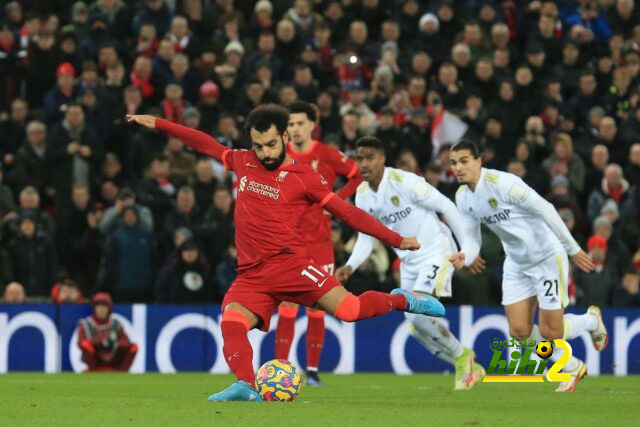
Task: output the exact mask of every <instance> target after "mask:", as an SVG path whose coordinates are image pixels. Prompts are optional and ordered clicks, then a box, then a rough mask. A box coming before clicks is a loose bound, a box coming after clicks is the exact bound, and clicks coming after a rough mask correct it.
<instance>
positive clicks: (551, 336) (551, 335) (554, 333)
mask: <svg viewBox="0 0 640 427" xmlns="http://www.w3.org/2000/svg"><path fill="white" fill-rule="evenodd" d="M540 333H541V334H542V336H543V337H545V338H546V339H548V340H549V341H553V340H556V339H562V338H563V336H564V328H563V325H562V323H560V324H559V325H549V324H541V325H540Z"/></svg>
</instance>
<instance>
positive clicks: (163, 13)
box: [133, 0, 171, 37]
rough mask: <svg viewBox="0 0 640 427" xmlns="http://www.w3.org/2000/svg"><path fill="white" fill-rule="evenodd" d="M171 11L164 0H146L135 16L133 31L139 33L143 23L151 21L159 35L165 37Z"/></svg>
mask: <svg viewBox="0 0 640 427" xmlns="http://www.w3.org/2000/svg"><path fill="white" fill-rule="evenodd" d="M170 21H171V11H170V10H169V7H168V6H167V5H166V4H165V1H164V0H145V1H144V6H142V8H141V9H140V10H139V11H138V13H136V14H135V16H134V17H133V33H134V34H138V32H139V30H140V27H141V26H142V24H144V23H146V22H151V23H153V25H154V26H155V27H156V31H157V32H158V36H160V37H163V36H164V34H165V33H166V32H167V31H168V30H169V23H170Z"/></svg>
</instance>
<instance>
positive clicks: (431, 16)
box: [418, 13, 440, 31]
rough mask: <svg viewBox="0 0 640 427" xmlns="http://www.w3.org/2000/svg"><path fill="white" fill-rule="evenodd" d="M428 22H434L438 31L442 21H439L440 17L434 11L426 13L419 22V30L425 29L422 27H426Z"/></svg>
mask: <svg viewBox="0 0 640 427" xmlns="http://www.w3.org/2000/svg"><path fill="white" fill-rule="evenodd" d="M427 22H433V24H434V25H435V27H436V31H438V30H439V29H440V21H438V17H437V16H436V15H434V14H433V13H425V14H424V15H422V17H421V18H420V22H419V24H418V30H420V31H423V30H422V29H423V28H424V26H425V24H426V23H427Z"/></svg>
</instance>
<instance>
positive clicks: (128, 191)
mask: <svg viewBox="0 0 640 427" xmlns="http://www.w3.org/2000/svg"><path fill="white" fill-rule="evenodd" d="M127 206H133V207H134V208H135V209H136V211H137V212H138V215H139V221H140V227H142V228H143V229H144V230H146V231H148V232H152V231H153V222H154V221H153V215H152V213H151V210H150V209H149V208H148V207H146V206H142V205H140V204H138V203H137V202H136V193H135V191H134V190H133V189H132V188H130V187H124V188H123V189H122V190H120V192H119V193H118V196H117V198H116V200H115V204H114V206H112V207H110V208H109V209H107V210H106V212H105V213H104V215H103V216H102V217H101V218H102V219H101V220H100V222H99V224H100V225H99V229H100V232H102V234H104V235H106V236H108V235H109V234H111V233H112V232H113V231H114V230H115V229H116V228H119V227H122V226H123V225H124V223H123V219H122V210H123V209H124V208H125V207H127Z"/></svg>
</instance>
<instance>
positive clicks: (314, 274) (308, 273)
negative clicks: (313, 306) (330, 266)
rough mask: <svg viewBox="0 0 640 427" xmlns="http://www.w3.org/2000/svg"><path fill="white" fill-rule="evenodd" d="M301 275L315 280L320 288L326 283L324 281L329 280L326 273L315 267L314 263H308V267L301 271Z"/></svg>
mask: <svg viewBox="0 0 640 427" xmlns="http://www.w3.org/2000/svg"><path fill="white" fill-rule="evenodd" d="M300 275H301V276H305V277H308V278H309V279H311V280H312V281H313V283H317V284H318V287H319V288H321V287H322V285H324V282H326V281H327V276H326V274H325V273H324V272H322V271H321V270H318V269H317V268H315V267H314V266H313V265H308V266H307V268H305V269H304V270H302V271H301V272H300Z"/></svg>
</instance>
